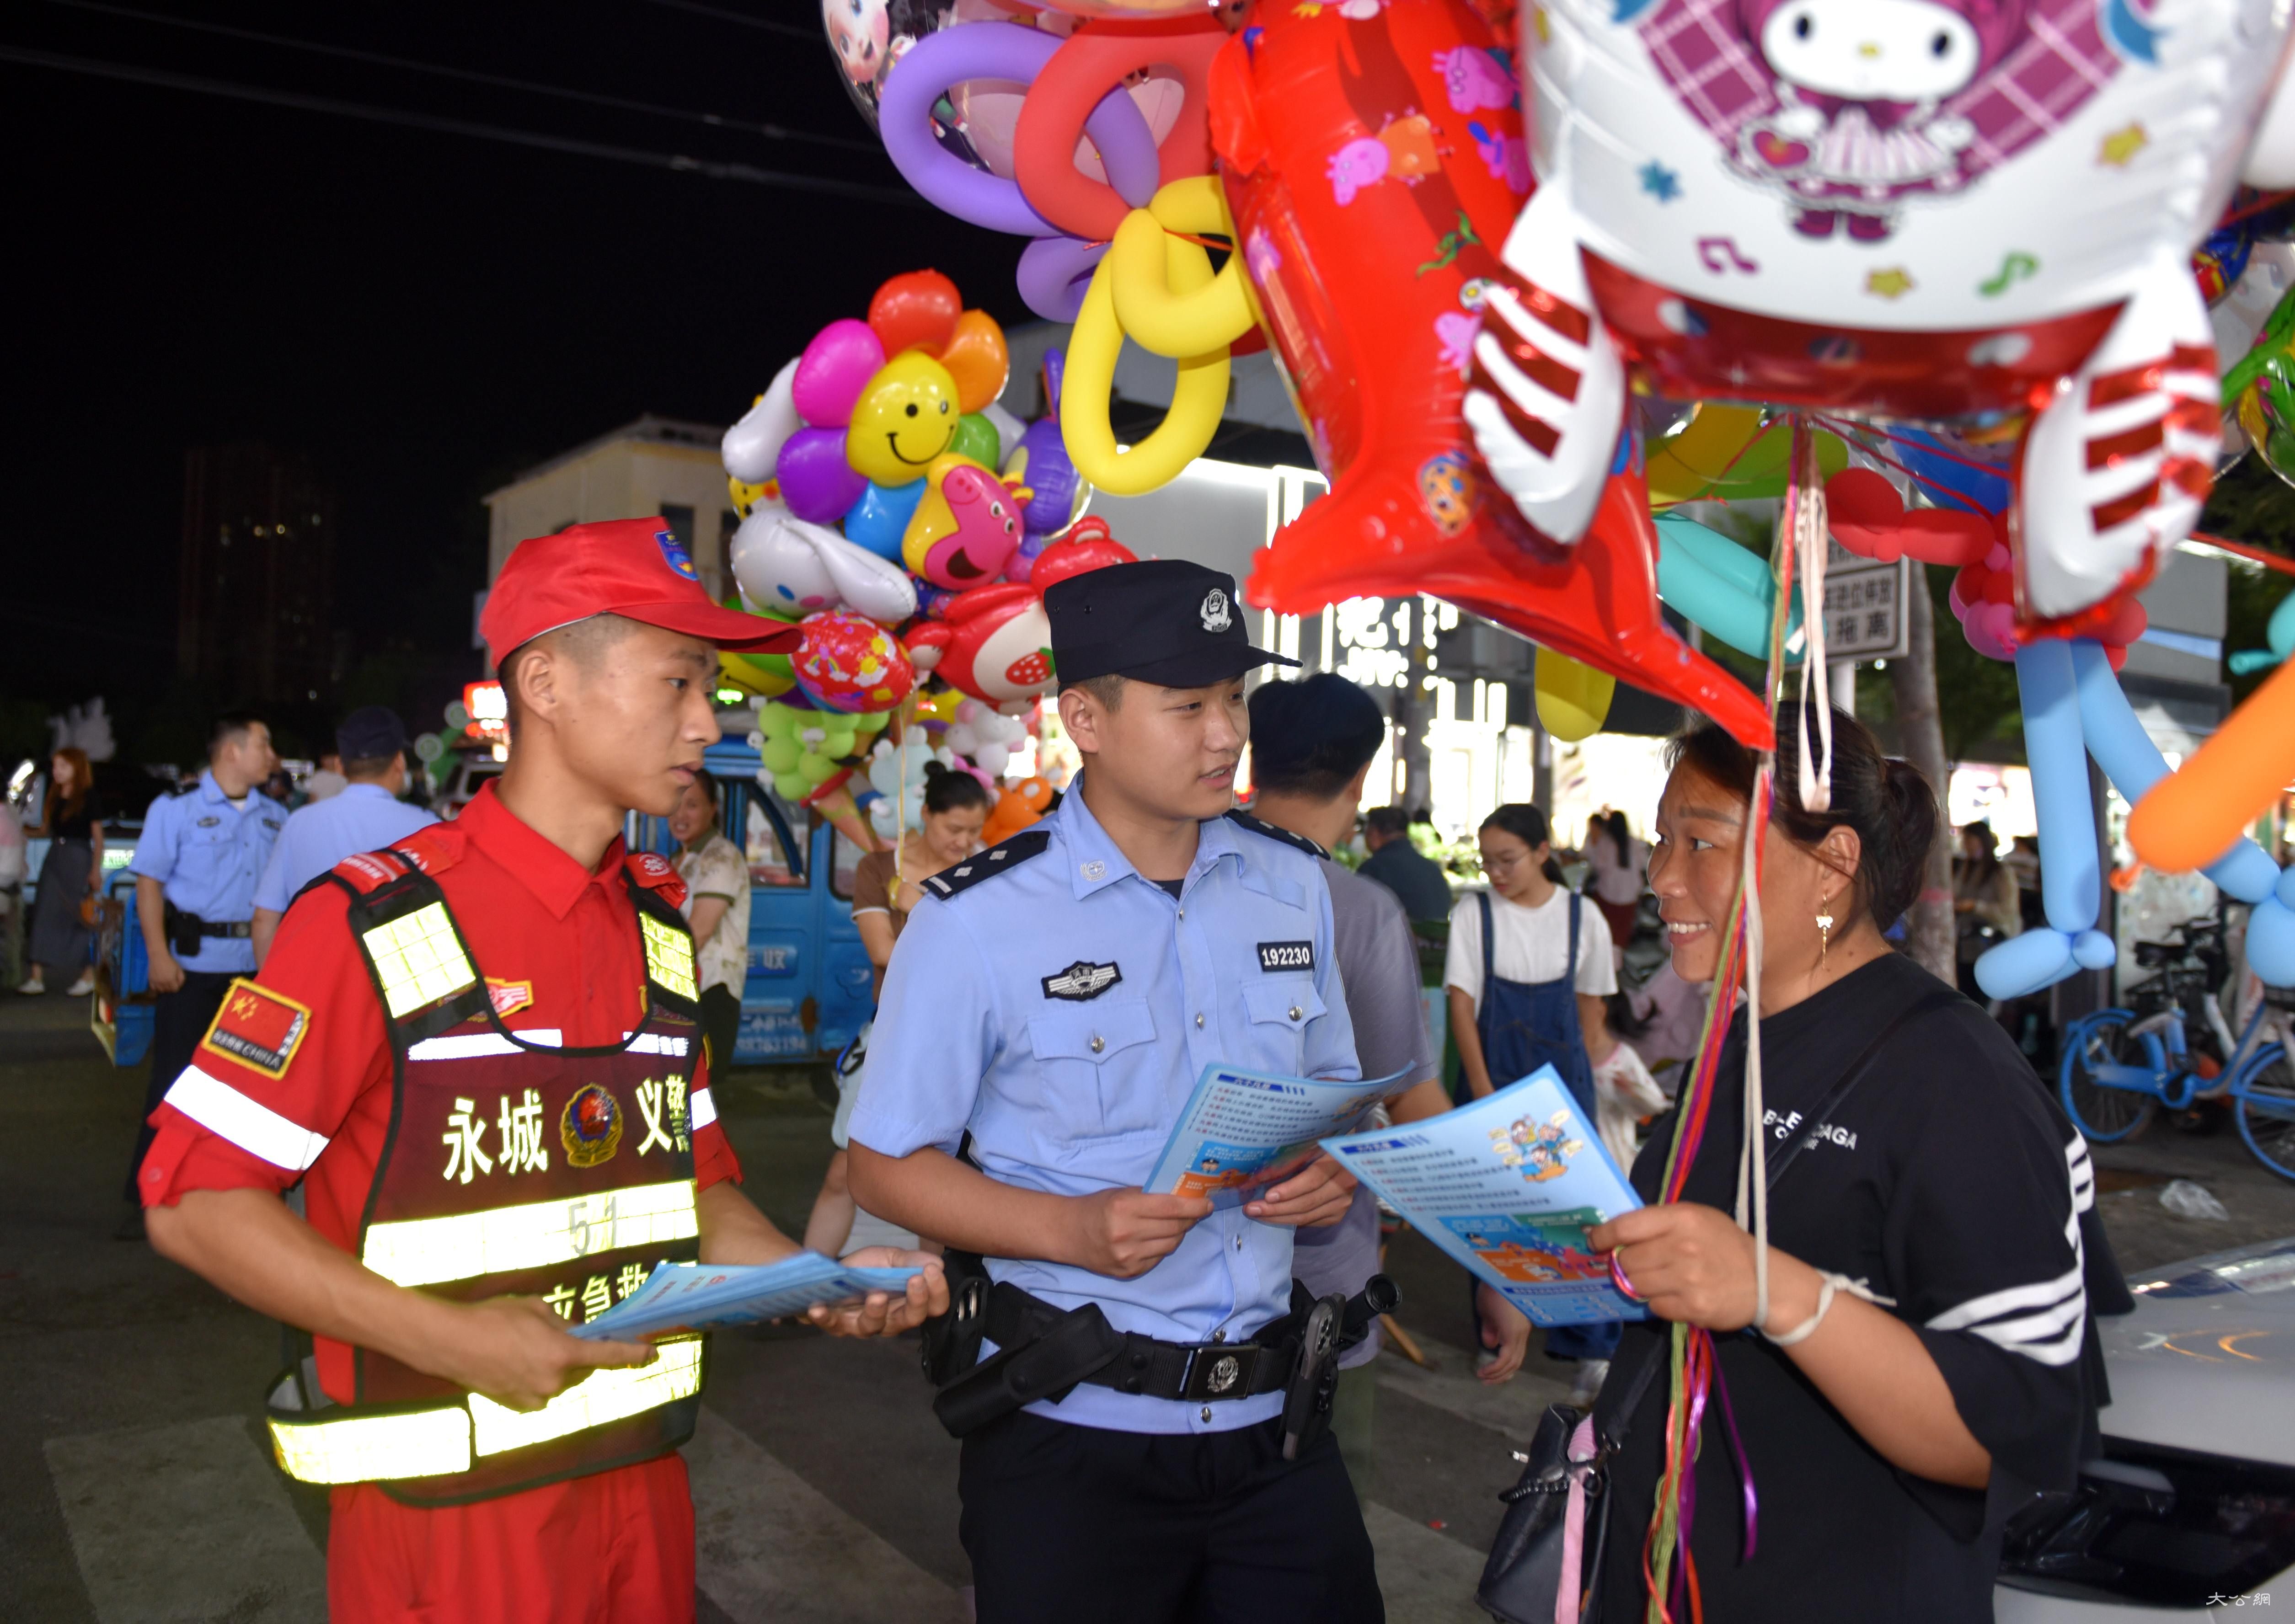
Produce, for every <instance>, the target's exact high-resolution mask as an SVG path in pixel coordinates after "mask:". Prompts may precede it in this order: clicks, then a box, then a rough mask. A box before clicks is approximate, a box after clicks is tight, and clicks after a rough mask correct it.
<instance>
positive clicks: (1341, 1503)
mask: <svg viewBox="0 0 2295 1624" xmlns="http://www.w3.org/2000/svg"><path fill="white" fill-rule="evenodd" d="M1045 608H1046V610H1047V611H1048V613H1049V616H1050V620H1051V635H1052V649H1053V660H1054V665H1055V669H1056V670H1057V671H1058V673H1059V676H1060V682H1061V688H1060V694H1059V712H1060V722H1061V725H1062V727H1063V728H1064V729H1065V730H1066V732H1067V734H1068V736H1069V738H1070V739H1072V740H1073V741H1074V744H1075V746H1076V748H1077V749H1078V750H1079V751H1081V752H1082V755H1083V757H1084V761H1085V768H1084V771H1083V773H1082V777H1081V779H1079V781H1078V783H1077V784H1075V785H1073V786H1071V788H1070V791H1069V793H1068V794H1067V796H1066V797H1065V799H1063V800H1062V802H1061V804H1060V805H1059V807H1058V810H1057V811H1055V812H1052V813H1051V814H1050V815H1049V816H1048V817H1046V818H1045V819H1044V820H1042V821H1041V822H1040V823H1038V824H1036V825H1035V826H1034V827H1033V828H1030V829H1027V830H1025V831H1024V832H1023V833H1021V834H1019V835H1017V836H1013V837H1012V838H1010V839H1009V840H1006V841H1004V842H1003V843H1002V844H1000V845H997V846H994V847H992V848H990V849H989V850H988V851H986V852H984V853H980V854H979V855H978V856H976V857H973V858H971V859H968V861H965V862H962V863H960V864H958V865H956V866H955V867H954V868H952V869H948V870H946V871H944V872H943V873H942V874H939V875H936V876H935V877H933V878H932V879H930V880H927V882H926V883H925V890H926V893H927V896H926V900H925V901H924V902H921V903H919V906H918V907H917V909H916V910H915V911H914V912H913V913H912V914H911V917H910V921H909V925H908V927H907V929H906V930H905V931H904V932H903V933H902V939H901V943H900V945H899V947H898V948H897V949H896V950H895V951H894V954H893V959H892V964H891V967H890V971H889V974H888V975H887V976H886V983H885V990H884V995H883V998H882V1000H881V1001H880V1004H879V1006H878V1017H877V1023H876V1026H875V1028H874V1031H873V1032H872V1034H871V1039H870V1055H869V1070H868V1075H867V1081H866V1084H865V1086H864V1087H863V1088H862V1090H861V1095H860V1099H859V1102H858V1104H857V1106H856V1107H855V1109H854V1112H853V1120H852V1127H851V1135H852V1151H851V1155H852V1174H851V1176H852V1185H853V1195H854V1196H855V1197H856V1198H857V1199H858V1200H859V1201H860V1202H861V1204H862V1205H863V1206H865V1207H867V1208H868V1209H869V1210H870V1211H871V1212H878V1213H881V1214H883V1215H885V1216H886V1217H887V1218H889V1219H891V1220H893V1221H894V1222H896V1223H899V1224H901V1225H902V1226H904V1227H906V1228H913V1229H915V1230H916V1231H917V1232H918V1233H919V1234H923V1235H930V1236H935V1237H936V1238H938V1239H941V1240H943V1241H944V1242H946V1243H948V1244H949V1245H951V1247H952V1248H956V1249H960V1250H961V1251H963V1252H968V1253H976V1254H980V1255H981V1256H983V1257H984V1259H985V1260H986V1268H987V1272H988V1274H989V1275H990V1276H992V1277H993V1279H994V1281H995V1282H996V1284H995V1285H994V1286H993V1287H992V1289H987V1290H985V1291H984V1293H983V1296H984V1303H985V1306H984V1310H983V1311H982V1313H981V1314H980V1316H979V1322H980V1328H981V1331H982V1336H983V1339H982V1340H981V1341H980V1342H979V1343H978V1351H979V1358H980V1359H981V1360H982V1362H981V1363H978V1364H976V1365H975V1364H972V1363H971V1355H972V1349H970V1348H965V1349H963V1350H962V1353H961V1355H960V1357H958V1358H956V1359H953V1360H952V1361H951V1365H952V1367H953V1379H952V1380H951V1381H950V1382H949V1384H948V1385H946V1386H944V1387H943V1390H942V1391H941V1393H940V1395H939V1397H938V1398H937V1399H936V1400H935V1408H936V1409H938V1410H939V1412H940V1414H941V1416H942V1419H943V1422H944V1423H945V1424H948V1425H949V1427H950V1430H951V1431H952V1432H960V1434H961V1435H962V1436H963V1438H964V1448H963V1457H962V1468H961V1475H960V1489H961V1492H962V1495H963V1501H964V1510H963V1518H962V1522H961V1526H960V1532H961V1536H962V1538H963V1541H964V1546H965V1549H966V1551H967V1552H968V1554H969V1555H970V1556H971V1559H972V1569H973V1579H974V1584H975V1587H976V1602H977V1606H978V1612H979V1616H980V1618H981V1620H983V1624H1012V1621H1014V1620H1047V1621H1049V1620H1074V1619H1091V1620H1095V1621H1097V1620H1142V1621H1148V1620H1154V1621H1157V1624H1160V1621H1162V1620H1178V1619H1197V1618H1214V1617H1216V1618H1220V1619H1230V1618H1232V1619H1243V1618H1250V1619H1254V1620H1269V1621H1270V1624H1271V1621H1276V1620H1289V1619H1299V1620H1306V1619H1313V1620H1324V1621H1330V1624H1341V1621H1352V1620H1376V1619H1380V1618H1383V1617H1384V1611H1383V1608H1382V1605H1381V1603H1380V1600H1379V1596H1378V1588H1377V1580H1376V1574H1375V1572H1374V1571H1373V1564H1372V1557H1371V1549H1370V1543H1369V1540H1368V1536H1367V1535H1366V1534H1365V1532H1364V1528H1363V1522H1362V1515H1361V1512H1360V1508H1359V1507H1358V1506H1357V1504H1356V1500H1355V1496H1354V1492H1353V1489H1352V1485H1351V1484H1350V1482H1349V1481H1348V1478H1347V1474H1346V1468H1345V1466H1344V1463H1343V1462H1342V1460H1341V1458H1340V1457H1339V1454H1338V1451H1337V1449H1336V1446H1335V1443H1334V1441H1333V1440H1332V1438H1331V1435H1330V1434H1329V1432H1327V1431H1324V1432H1319V1433H1317V1434H1311V1435H1309V1436H1307V1437H1305V1438H1303V1439H1294V1440H1292V1442H1293V1445H1294V1449H1293V1450H1292V1451H1291V1452H1292V1453H1293V1454H1294V1455H1295V1457H1294V1458H1286V1431H1287V1430H1288V1429H1287V1424H1286V1419H1285V1413H1286V1403H1287V1402H1288V1401H1289V1400H1290V1399H1291V1396H1292V1392H1293V1391H1294V1390H1293V1389H1292V1388H1291V1386H1290V1378H1291V1376H1292V1375H1293V1361H1294V1355H1295V1348H1294V1347H1293V1346H1292V1345H1291V1344H1288V1343H1286V1342H1285V1341H1284V1340H1283V1337H1282V1334H1281V1332H1280V1330H1279V1328H1278V1327H1280V1326H1282V1325H1283V1324H1284V1323H1285V1316H1286V1309H1287V1308H1288V1307H1289V1306H1290V1304H1291V1301H1292V1299H1291V1278H1292V1268H1291V1262H1292V1257H1291V1253H1292V1234H1293V1231H1294V1229H1295V1228H1297V1227H1298V1226H1301V1225H1312V1224H1330V1223H1335V1222H1337V1221H1339V1220H1341V1219H1343V1218H1344V1216H1345V1213H1346V1212H1347V1208H1348V1204H1349V1200H1350V1197H1351V1196H1352V1187H1353V1181H1352V1179H1349V1178H1348V1177H1347V1176H1346V1175H1345V1174H1344V1173H1342V1172H1340V1171H1338V1170H1337V1169H1336V1168H1335V1167H1334V1166H1333V1165H1332V1164H1331V1163H1330V1162H1329V1161H1328V1160H1327V1158H1321V1157H1318V1158H1317V1159H1316V1160H1315V1161H1313V1162H1312V1163H1309V1164H1308V1165H1307V1167H1306V1168H1305V1169H1304V1170H1303V1171H1299V1172H1296V1173H1295V1174H1293V1175H1292V1176H1291V1177H1290V1178H1288V1179H1286V1181H1285V1182H1282V1183H1279V1184H1278V1185H1275V1186H1273V1187H1270V1188H1267V1189H1265V1190H1263V1191H1262V1193H1261V1194H1260V1195H1259V1196H1257V1197H1256V1198H1255V1199H1253V1200H1250V1201H1248V1202H1247V1203H1246V1204H1243V1205H1241V1206H1239V1207H1233V1208H1229V1209H1226V1210H1222V1211H1217V1212H1214V1211H1213V1206H1212V1204H1211V1203H1210V1202H1209V1201H1208V1200H1204V1199H1200V1198H1195V1197H1185V1196H1172V1195H1150V1194H1147V1193H1145V1192H1143V1190H1142V1189H1141V1184H1142V1181H1143V1180H1144V1179H1146V1178H1147V1174H1148V1172H1149V1171H1150V1170H1151V1169H1152V1167H1153V1165H1154V1163H1155V1162H1156V1157H1157V1155H1158V1153H1159V1152H1160V1151H1161V1150H1162V1149H1163V1147H1164V1140H1165V1138H1166V1137H1167V1136H1168V1134H1169V1133H1170V1131H1171V1130H1172V1126H1173V1125H1174V1123H1175V1122H1176V1121H1177V1120H1178V1116H1179V1114H1180V1109H1181V1107H1182V1106H1183V1105H1184V1104H1185V1102H1186V1100H1187V1098H1188V1093H1189V1091H1190V1089H1192V1087H1193V1085H1194V1083H1195V1081H1196V1079H1197V1075H1198V1074H1199V1073H1201V1071H1202V1070H1203V1068H1204V1067H1205V1065H1211V1064H1213V1063H1223V1064H1232V1065H1242V1066H1248V1067H1252V1068H1254V1069H1259V1070H1265V1071H1271V1072H1277V1073H1288V1074H1292V1075H1308V1076H1318V1077H1328V1078H1338V1079H1352V1078H1354V1077H1356V1076H1358V1075H1359V1074H1360V1073H1359V1072H1358V1070H1357V1066H1356V1059H1355V1049H1354V1040H1353V1035H1352V1029H1351V1026H1350V1024H1349V1021H1348V1016H1347V1008H1346V1001H1345V998H1344V994H1343V992H1342V991H1341V985H1340V979H1339V976H1338V975H1337V973H1336V971H1335V967H1334V964H1333V955H1332V948H1331V943H1332V924H1331V904H1330V898H1329V894H1328V893H1327V891H1326V889H1325V887H1324V883H1323V879H1322V877H1321V875H1320V873H1319V870H1318V869H1317V866H1316V859H1315V857H1314V855H1313V854H1312V853H1311V850H1310V849H1309V848H1308V845H1307V844H1306V843H1303V842H1300V843H1293V842H1289V841H1286V839H1284V838H1281V837H1279V836H1277V835H1275V834H1273V833H1262V832H1259V831H1258V830H1257V829H1255V828H1252V827H1249V826H1248V825H1247V824H1246V823H1245V822H1238V821H1236V820H1231V819H1229V818H1228V817H1226V816H1223V814H1225V813H1226V812H1228V809H1229V806H1230V804H1231V803H1232V791H1233V787H1234V780H1235V773H1236V765H1237V758H1238V757H1239V756H1240V755H1241V753H1242V750H1243V747H1244V744H1245V741H1246V736H1247V734H1248V731H1249V724H1250V714H1249V712H1248V710H1247V709H1246V706H1245V702H1244V685H1243V677H1244V673H1246V671H1248V670H1250V669H1252V668H1253V667H1254V666H1258V665H1264V664H1266V663H1268V662H1270V661H1271V660H1276V659H1278V657H1277V656H1274V655H1270V654H1268V653H1265V652H1263V651H1262V650H1260V649H1254V648H1252V647H1251V646H1250V644H1249V642H1248V641H1247V640H1246V634H1245V632H1244V630H1243V626H1242V618H1243V613H1244V611H1243V609H1242V607H1241V606H1240V605H1239V604H1237V601H1236V598H1235V583H1234V582H1233V580H1232V579H1231V578H1230V577H1229V576H1227V575H1221V574H1219V573H1217V572H1215V571H1213V570H1208V569H1205V568H1203V567H1200V566H1197V565H1194V564H1189V563H1186V562H1182V561H1179V560H1173V559H1156V560H1151V561H1147V562H1143V563H1137V564H1124V565H1117V566H1113V567H1107V568H1103V569H1099V570H1096V571H1093V572H1091V573H1090V574H1087V575H1079V576H1075V577H1073V578H1071V579H1069V580H1066V581H1063V582H1060V583H1056V584H1054V585H1053V586H1052V587H1051V588H1050V589H1049V591H1048V592H1046V593H1045ZM959 1323H961V1320H959ZM1291 1323H1292V1324H1294V1325H1295V1324H1296V1319H1295V1318H1294V1319H1293V1321H1292V1322H1291ZM947 1329H948V1326H947V1325H946V1324H943V1326H938V1327H936V1328H935V1330H936V1334H939V1333H944V1332H946V1330H947ZM992 1356H996V1358H997V1359H1001V1360H1002V1362H1001V1363H998V1362H995V1359H992ZM1008 1376H1009V1377H1011V1378H1012V1379H1010V1380H1007V1379H1006V1378H1007V1377H1008ZM1039 1390H1041V1396H1040V1397H1036V1398H1034V1399H1033V1401H1025V1402H1024V1400H1023V1398H1022V1397H1020V1396H1016V1395H1025V1394H1026V1393H1028V1392H1030V1391H1039Z"/></svg>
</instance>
